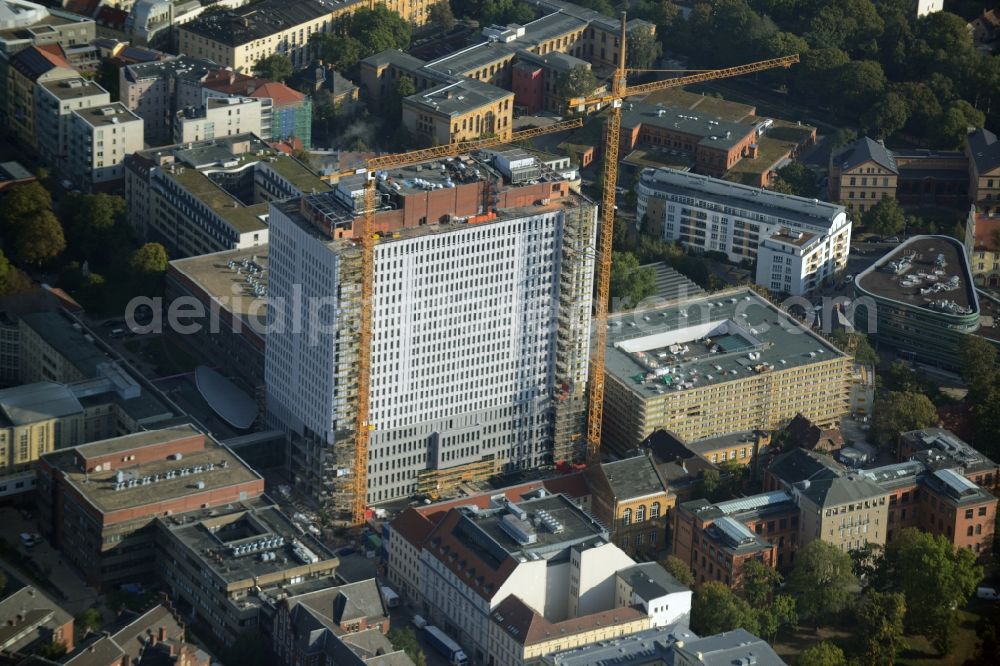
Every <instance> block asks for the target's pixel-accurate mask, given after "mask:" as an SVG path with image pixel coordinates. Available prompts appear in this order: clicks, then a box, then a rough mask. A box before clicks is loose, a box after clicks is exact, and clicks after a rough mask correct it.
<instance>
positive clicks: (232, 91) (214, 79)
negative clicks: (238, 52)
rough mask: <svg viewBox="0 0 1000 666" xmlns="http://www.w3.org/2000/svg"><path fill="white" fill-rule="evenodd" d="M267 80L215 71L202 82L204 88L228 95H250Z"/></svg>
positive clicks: (219, 70)
mask: <svg viewBox="0 0 1000 666" xmlns="http://www.w3.org/2000/svg"><path fill="white" fill-rule="evenodd" d="M265 83H267V79H262V78H258V77H256V76H247V75H246V74H239V73H237V72H234V71H232V70H230V69H215V70H212V71H211V72H209V73H208V76H206V77H205V80H204V81H203V82H202V84H201V85H202V87H204V88H208V89H209V90H215V91H216V92H221V93H226V94H227V95H250V94H251V93H252V92H253V91H254V90H256V89H257V88H259V87H260V86H261V85H263V84H265Z"/></svg>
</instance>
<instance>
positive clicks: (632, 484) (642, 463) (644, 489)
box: [586, 455, 677, 556]
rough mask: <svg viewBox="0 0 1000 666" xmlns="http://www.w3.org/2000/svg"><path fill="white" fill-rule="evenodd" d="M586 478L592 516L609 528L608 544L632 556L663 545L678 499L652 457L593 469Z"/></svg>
mask: <svg viewBox="0 0 1000 666" xmlns="http://www.w3.org/2000/svg"><path fill="white" fill-rule="evenodd" d="M586 477H587V481H588V485H589V487H590V492H591V506H592V507H593V511H594V515H596V516H597V517H598V518H599V519H600V520H601V521H602V522H603V523H604V524H605V525H609V526H610V527H611V540H612V541H613V542H614V543H615V544H616V545H617V546H618V547H619V548H621V549H622V550H624V551H625V552H626V553H628V554H629V555H632V556H635V555H636V554H637V553H639V552H654V553H655V552H659V551H660V550H661V549H662V548H663V547H664V546H665V545H666V527H667V520H668V519H669V516H670V510H671V509H672V508H673V507H674V504H675V503H676V500H677V498H676V496H675V495H673V494H672V493H671V492H670V491H668V490H667V484H666V482H665V481H664V479H663V478H661V477H660V474H659V472H658V470H657V468H656V465H655V464H654V462H653V460H652V458H651V456H646V455H639V456H635V457H632V458H626V459H624V460H617V461H615V462H607V463H601V464H596V465H592V466H591V467H589V468H588V469H587V471H586Z"/></svg>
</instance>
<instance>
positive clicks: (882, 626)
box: [856, 592, 906, 666]
mask: <svg viewBox="0 0 1000 666" xmlns="http://www.w3.org/2000/svg"><path fill="white" fill-rule="evenodd" d="M905 616H906V598H905V597H904V596H903V595H902V594H899V593H898V592H886V593H882V592H868V593H866V594H865V596H864V597H863V598H862V600H861V603H860V604H859V605H858V611H857V624H856V626H857V627H859V628H860V634H861V638H862V639H863V640H864V649H865V652H864V661H865V664H867V665H868V666H892V664H894V663H896V653H897V652H899V650H900V648H902V647H903V646H904V645H905V644H906V641H905V640H904V638H903V618H904V617H905Z"/></svg>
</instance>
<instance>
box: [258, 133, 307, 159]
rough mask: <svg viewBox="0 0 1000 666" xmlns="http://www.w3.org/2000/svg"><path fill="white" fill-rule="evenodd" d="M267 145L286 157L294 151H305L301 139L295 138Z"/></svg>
mask: <svg viewBox="0 0 1000 666" xmlns="http://www.w3.org/2000/svg"><path fill="white" fill-rule="evenodd" d="M267 145H269V146H271V147H272V148H274V149H275V150H278V151H281V152H283V153H284V154H286V155H291V154H292V153H294V152H295V151H296V150H305V146H303V145H302V139H300V138H299V137H297V136H293V137H291V138H290V139H285V140H283V141H272V142H270V143H268V144H267Z"/></svg>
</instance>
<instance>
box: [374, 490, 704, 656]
mask: <svg viewBox="0 0 1000 666" xmlns="http://www.w3.org/2000/svg"><path fill="white" fill-rule="evenodd" d="M432 506H433V505H432ZM450 506H451V508H449V509H448V510H447V511H436V512H434V513H433V514H429V516H422V515H420V514H419V513H416V512H414V513H409V512H408V513H407V514H404V515H401V516H399V517H398V518H396V519H395V520H394V521H393V522H392V523H391V524H390V529H393V530H396V531H402V532H407V533H409V532H411V531H412V532H413V534H410V536H415V537H417V538H418V542H417V543H418V544H419V545H416V546H415V548H414V552H410V553H404V552H402V551H399V550H395V549H392V546H390V550H389V553H388V558H389V566H390V568H395V569H397V570H400V569H401V567H400V565H399V564H397V563H395V562H394V560H395V559H396V558H399V557H405V556H407V555H409V556H410V557H413V555H415V562H416V564H415V568H416V569H418V571H419V573H418V575H417V580H418V581H419V584H420V593H419V600H420V603H421V606H422V608H423V612H424V613H425V615H426V616H427V617H428V619H429V620H430V621H431V622H433V623H435V624H437V625H438V626H440V627H441V628H442V629H443V630H444V631H445V632H446V633H448V634H449V635H451V636H452V637H454V638H456V639H457V640H458V642H459V643H461V644H462V645H464V646H466V647H467V648H468V650H467V654H469V655H470V658H472V659H476V660H479V661H485V660H489V659H492V660H494V661H497V660H499V661H500V663H521V661H523V660H524V659H525V658H526V656H528V657H531V658H534V657H536V656H538V655H539V654H541V653H542V652H544V651H550V650H556V649H561V648H562V647H569V646H572V645H580V644H583V643H585V642H590V641H591V640H595V638H594V637H595V636H597V635H601V636H605V637H618V636H623V635H626V634H628V633H632V632H634V631H638V630H641V629H643V628H645V627H648V626H650V625H651V624H652V623H653V622H654V621H655V622H661V621H663V622H665V621H668V619H669V618H670V617H672V616H674V615H675V614H676V615H677V616H678V617H683V616H684V614H685V613H686V612H687V611H686V610H685V601H684V599H689V598H688V597H686V594H685V591H684V590H682V589H679V586H678V587H677V588H675V587H674V586H673V585H672V584H667V583H669V580H668V579H667V578H663V577H661V576H656V577H654V576H650V575H649V574H648V572H647V574H646V577H645V580H643V579H642V578H641V577H640V576H639V573H640V572H641V571H642V568H641V567H640V568H639V569H636V568H634V567H635V563H634V562H633V561H632V559H631V558H629V557H628V555H626V554H625V553H624V552H623V551H622V550H621V549H619V548H617V547H616V546H615V545H614V544H613V543H610V542H609V540H608V537H609V535H608V532H607V530H606V529H605V528H604V527H603V526H602V525H601V524H600V523H599V522H598V521H597V520H596V519H594V518H593V517H591V516H590V515H589V514H588V513H587V512H585V511H583V510H582V509H580V508H579V507H578V506H576V505H575V504H574V503H573V502H571V501H570V500H569V499H568V498H566V497H565V496H564V495H561V494H558V495H552V494H549V493H548V491H546V490H545V489H544V488H539V489H537V490H534V491H531V492H528V493H525V494H522V495H521V499H520V501H513V500H511V499H510V497H509V496H508V495H507V494H504V493H499V494H497V495H496V496H494V497H492V498H490V503H489V504H488V505H487V506H486V507H485V508H480V507H479V506H478V505H476V504H474V505H472V506H463V505H462V504H461V501H459V502H455V503H451V505H450ZM428 508H430V507H428ZM442 514H443V515H442ZM407 523H410V525H406V526H405V527H404V524H407ZM428 527H429V529H427V528H428ZM656 566H658V565H656ZM619 572H621V577H619ZM664 573H665V572H664ZM661 579H662V580H661ZM650 580H652V581H653V582H652V583H650V582H649V581H650ZM657 580H660V583H658V582H657ZM663 581H667V583H663ZM661 583H663V584H661ZM675 594H676V595H678V596H676V597H675V596H673V595H675ZM619 603H621V604H624V605H621V606H619V605H618V604H619ZM502 609H503V610H502ZM504 610H506V611H508V613H509V614H511V616H512V617H513V616H517V617H518V618H520V619H519V624H523V625H524V627H525V628H529V627H530V629H531V630H530V631H528V632H527V635H526V636H522V632H521V631H514V630H512V629H510V627H509V625H510V624H511V623H512V622H511V621H509V620H508V618H507V616H506V615H505V613H504ZM498 612H499V614H500V617H499V618H498V617H497V613H498ZM629 616H631V617H629ZM609 626H613V627H614V629H611V630H609V629H608V627H609ZM564 634H565V635H564Z"/></svg>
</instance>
